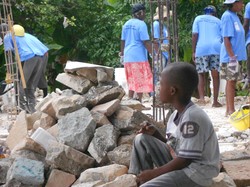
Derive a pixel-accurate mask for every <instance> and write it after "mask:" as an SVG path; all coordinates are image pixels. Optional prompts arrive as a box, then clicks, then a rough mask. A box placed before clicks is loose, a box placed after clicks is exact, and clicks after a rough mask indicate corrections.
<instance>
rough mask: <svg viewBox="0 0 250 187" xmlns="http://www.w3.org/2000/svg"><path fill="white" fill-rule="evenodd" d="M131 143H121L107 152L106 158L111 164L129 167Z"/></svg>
mask: <svg viewBox="0 0 250 187" xmlns="http://www.w3.org/2000/svg"><path fill="white" fill-rule="evenodd" d="M131 152H132V145H130V144H123V145H120V146H118V147H116V148H115V149H113V150H112V151H110V152H108V158H109V160H110V162H111V163H113V164H120V165H125V166H127V167H129V163H130V159H131Z"/></svg>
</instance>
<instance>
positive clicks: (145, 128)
mask: <svg viewBox="0 0 250 187" xmlns="http://www.w3.org/2000/svg"><path fill="white" fill-rule="evenodd" d="M140 126H141V129H140V130H139V131H138V132H137V134H140V133H142V134H148V135H151V136H154V137H155V138H157V139H159V140H161V141H163V142H165V143H166V142H167V139H166V138H165V137H164V136H162V134H161V133H160V132H159V131H158V129H157V128H156V127H155V126H154V125H153V124H151V123H149V122H147V121H144V122H142V123H141V124H140Z"/></svg>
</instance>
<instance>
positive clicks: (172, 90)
mask: <svg viewBox="0 0 250 187" xmlns="http://www.w3.org/2000/svg"><path fill="white" fill-rule="evenodd" d="M170 92H171V95H174V94H175V93H176V88H175V87H173V86H171V88H170Z"/></svg>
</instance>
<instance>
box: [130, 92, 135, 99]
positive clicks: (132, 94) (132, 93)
mask: <svg viewBox="0 0 250 187" xmlns="http://www.w3.org/2000/svg"><path fill="white" fill-rule="evenodd" d="M134 93H135V92H134V91H133V90H129V91H128V98H129V99H133V97H134Z"/></svg>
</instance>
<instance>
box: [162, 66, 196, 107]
mask: <svg viewBox="0 0 250 187" xmlns="http://www.w3.org/2000/svg"><path fill="white" fill-rule="evenodd" d="M166 69H168V71H167V73H166V75H167V77H168V80H169V82H170V84H172V85H173V86H176V87H177V88H178V89H179V90H181V91H180V95H179V96H180V99H181V101H182V102H188V101H189V100H190V98H191V97H192V94H193V92H194V91H195V89H196V88H197V86H198V82H199V78H198V73H197V71H196V69H195V67H194V66H193V65H191V64H189V63H186V62H174V63H171V64H168V65H167V67H166Z"/></svg>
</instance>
